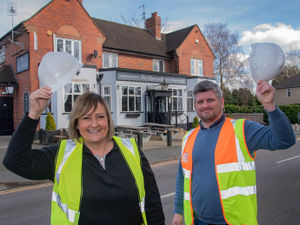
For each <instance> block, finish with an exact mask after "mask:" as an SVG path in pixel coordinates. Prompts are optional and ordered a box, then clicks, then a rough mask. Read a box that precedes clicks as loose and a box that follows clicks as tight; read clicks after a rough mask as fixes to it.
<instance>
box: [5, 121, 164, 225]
mask: <svg viewBox="0 0 300 225" xmlns="http://www.w3.org/2000/svg"><path fill="white" fill-rule="evenodd" d="M37 125H38V120H32V119H31V118H29V117H28V116H27V115H26V116H25V117H24V118H23V120H22V122H21V123H20V125H19V127H18V128H17V130H16V131H15V133H14V134H13V136H12V138H11V140H10V143H9V145H8V149H7V152H6V155H5V158H4V160H3V164H4V165H5V166H6V168H7V169H9V170H11V171H12V172H14V173H16V174H18V175H20V176H22V177H25V178H27V179H34V180H42V179H49V180H51V181H53V178H54V173H55V169H54V166H55V160H56V153H57V151H58V149H59V146H58V145H51V146H46V147H43V148H42V149H32V148H31V145H32V143H33V139H34V134H35V131H36V127H37ZM140 154H141V161H142V171H143V174H144V182H145V191H146V197H145V211H146V216H147V221H148V224H149V225H161V224H164V223H165V222H164V221H165V219H164V214H163V209H162V204H161V199H160V195H159V191H158V188H157V184H156V181H155V178H154V174H153V172H152V170H151V168H150V165H149V162H148V161H147V159H146V158H145V156H144V154H143V153H142V152H141V151H140ZM82 180H83V182H82V184H83V195H82V201H81V205H80V217H79V224H80V225H87V224H93V225H96V224H99V225H100V224H101V225H141V223H142V216H141V213H140V209H139V200H138V191H137V188H136V184H135V180H134V178H133V176H132V174H131V172H130V169H129V168H128V166H127V163H126V161H125V160H124V158H123V156H122V154H121V152H120V150H119V147H118V146H117V144H116V143H114V147H113V149H112V151H110V152H109V153H108V154H107V155H106V157H105V169H104V168H103V167H102V166H101V164H100V162H99V160H98V159H97V158H96V157H95V156H94V155H93V153H92V152H91V151H90V150H89V149H88V148H87V147H86V146H85V145H84V147H83V161H82Z"/></svg>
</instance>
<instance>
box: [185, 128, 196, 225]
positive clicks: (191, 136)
mask: <svg viewBox="0 0 300 225" xmlns="http://www.w3.org/2000/svg"><path fill="white" fill-rule="evenodd" d="M199 129H200V126H198V127H197V128H195V129H192V130H190V131H188V132H187V133H186V135H185V136H184V137H183V141H182V151H181V165H182V170H183V175H184V185H183V186H184V187H183V191H184V194H183V209H184V223H185V224H186V225H190V224H194V216H193V207H192V201H191V199H192V198H191V193H192V190H191V188H192V184H191V174H192V169H193V166H192V165H193V160H192V158H193V156H192V153H193V146H191V145H193V144H194V142H195V139H196V137H197V133H198V131H199Z"/></svg>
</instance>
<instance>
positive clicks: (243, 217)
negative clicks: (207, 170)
mask: <svg viewBox="0 0 300 225" xmlns="http://www.w3.org/2000/svg"><path fill="white" fill-rule="evenodd" d="M244 121H245V120H243V119H238V120H232V119H229V118H226V120H225V122H224V124H223V126H222V128H221V131H220V134H219V137H218V141H217V144H216V148H215V168H216V177H217V182H218V188H219V193H220V200H221V205H222V211H223V215H224V219H225V221H226V222H227V223H228V224H232V225H257V224H258V223H257V200H256V175H255V163H254V157H252V156H251V155H250V154H249V152H248V148H247V145H246V141H245V135H244ZM199 129H200V126H199V127H197V128H195V129H193V130H191V131H189V132H188V133H187V134H186V135H185V136H184V138H183V141H182V153H181V165H182V169H183V174H184V200H183V206H184V221H185V224H186V225H191V224H194V218H193V207H192V196H191V190H192V189H191V185H192V168H193V158H192V153H193V147H194V143H195V140H196V137H197V134H198V131H199ZM198 148H201V146H198Z"/></svg>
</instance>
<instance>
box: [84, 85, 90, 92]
mask: <svg viewBox="0 0 300 225" xmlns="http://www.w3.org/2000/svg"><path fill="white" fill-rule="evenodd" d="M89 90H90V85H89V84H82V92H83V93H84V92H87V91H89Z"/></svg>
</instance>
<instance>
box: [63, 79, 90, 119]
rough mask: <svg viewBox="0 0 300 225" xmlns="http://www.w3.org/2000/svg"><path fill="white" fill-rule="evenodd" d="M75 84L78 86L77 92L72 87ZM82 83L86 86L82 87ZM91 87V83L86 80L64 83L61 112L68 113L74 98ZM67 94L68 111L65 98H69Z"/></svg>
mask: <svg viewBox="0 0 300 225" xmlns="http://www.w3.org/2000/svg"><path fill="white" fill-rule="evenodd" d="M69 85H71V86H72V88H71V90H70V91H68V86H69ZM76 85H79V86H80V90H79V91H78V92H75V89H74V86H76ZM84 85H85V86H86V87H88V88H87V89H84V88H83V86H84ZM91 87H92V86H91V83H88V82H80V83H77V82H72V83H68V84H66V85H65V86H64V88H63V112H64V113H70V112H71V110H72V108H73V106H74V103H75V100H76V98H77V97H79V96H80V95H82V94H83V93H84V92H86V91H89V90H91ZM68 96H71V109H70V110H69V111H66V100H67V99H68V98H69V97H68ZM75 96H76V98H75Z"/></svg>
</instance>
